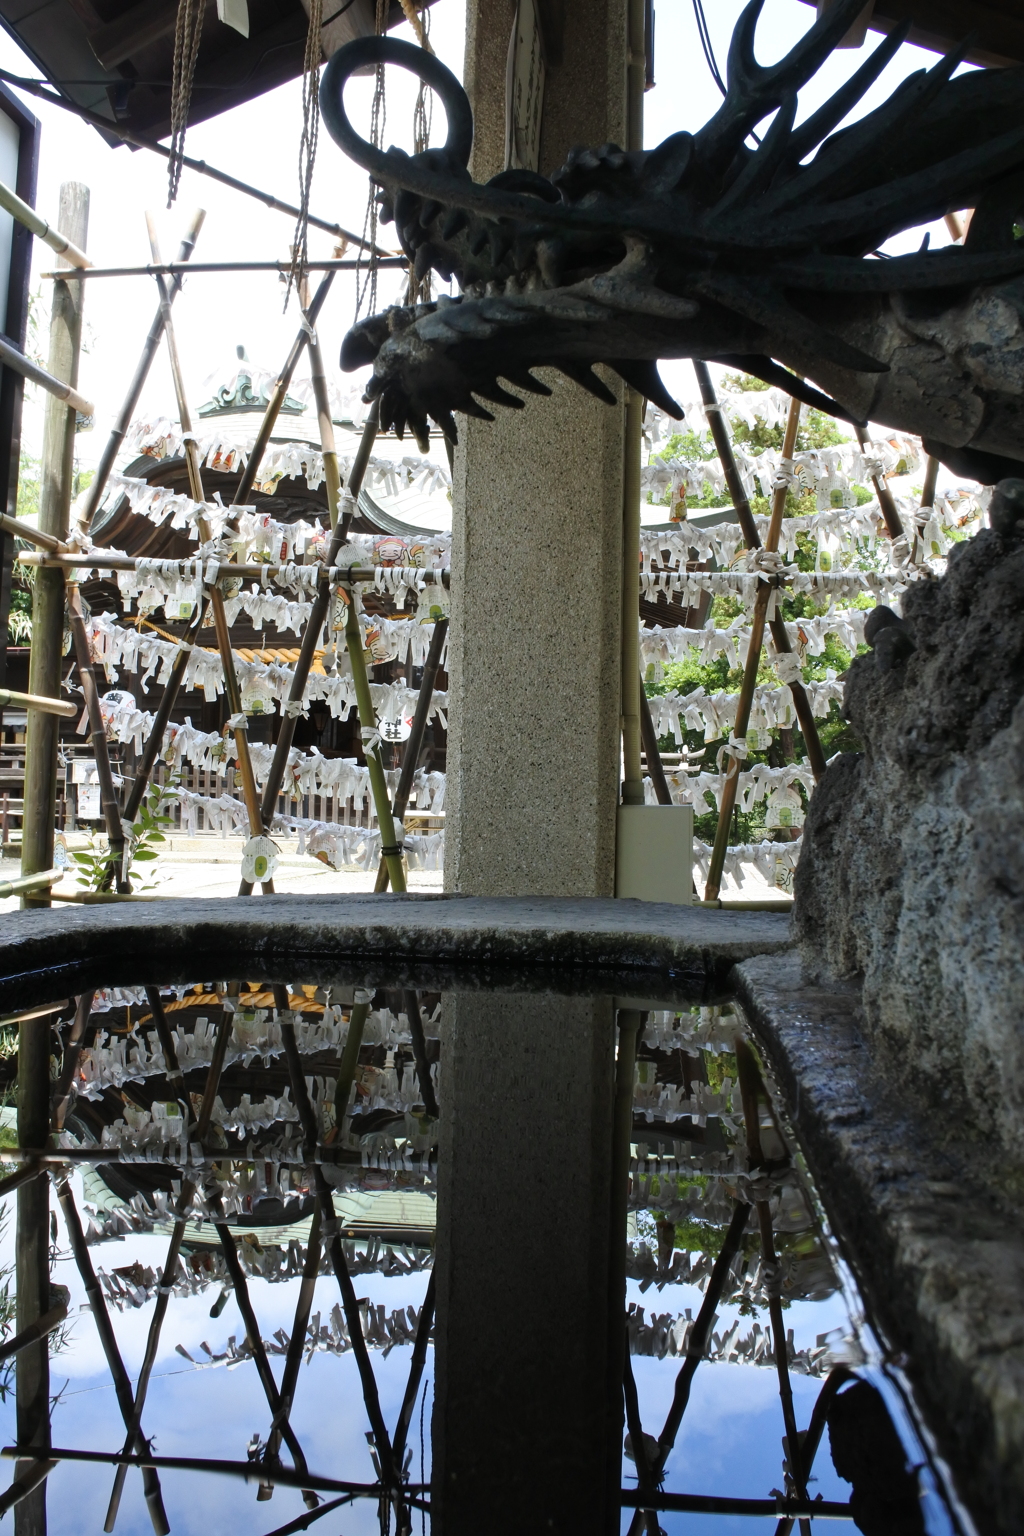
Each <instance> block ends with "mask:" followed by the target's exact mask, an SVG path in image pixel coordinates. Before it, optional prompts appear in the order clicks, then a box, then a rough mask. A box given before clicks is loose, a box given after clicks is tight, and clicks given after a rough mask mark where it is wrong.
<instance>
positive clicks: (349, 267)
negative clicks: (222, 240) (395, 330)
mask: <svg viewBox="0 0 1024 1536" xmlns="http://www.w3.org/2000/svg"><path fill="white" fill-rule="evenodd" d="M376 265H377V270H378V272H379V271H381V270H382V269H383V270H385V271H388V270H394V269H396V268H405V267H407V266H408V265H409V263H408V261H407V260H406V258H405V257H404V256H385V257H383V258H381V259H380V260H378V261H377V264H376ZM365 266H366V262H365V261H351V260H343V259H337V260H334V261H307V262H305V263H304V269H305V271H307V272H355V271H362V270H363V269H364V268H365ZM291 270H292V264H291V262H290V261H193V262H190V263H189V264H188V265H187V266H186V265H185V263H184V262H180V261H150V262H147V263H146V265H145V266H144V267H90V268H89V269H88V271H87V272H85V273H83V276H85V277H157V276H163V277H179V276H181V274H182V273H183V272H201V273H217V272H277V273H279V274H280V275H281V276H282V277H287V276H288V273H289V272H290V271H291ZM57 275H58V274H57V273H55V272H40V274H39V276H40V277H56V276H57Z"/></svg>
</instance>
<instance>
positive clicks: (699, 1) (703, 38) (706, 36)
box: [693, 0, 726, 96]
mask: <svg viewBox="0 0 1024 1536" xmlns="http://www.w3.org/2000/svg"><path fill="white" fill-rule="evenodd" d="M693 14H694V16H695V17H696V19H697V36H698V37H699V38H700V46H701V47H702V48H703V50H704V57H705V59H706V60H707V64H708V69H710V71H711V78H712V80H713V81H714V82H715V84H716V85H717V86H718V89H719V90H720V91H721V93H722V95H723V96H724V95H725V94H726V88H725V81H724V80H723V79H722V74H721V71H720V70H719V68H718V60H717V59H716V58H715V50H714V47H713V46H712V43H711V33H710V32H709V31H708V19H707V17H706V16H705V15H704V0H693Z"/></svg>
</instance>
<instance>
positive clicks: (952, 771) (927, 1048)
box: [795, 480, 1024, 1194]
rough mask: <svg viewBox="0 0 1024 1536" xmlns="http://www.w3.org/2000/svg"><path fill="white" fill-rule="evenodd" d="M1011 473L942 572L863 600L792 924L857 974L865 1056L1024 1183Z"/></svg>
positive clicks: (1021, 556)
mask: <svg viewBox="0 0 1024 1536" xmlns="http://www.w3.org/2000/svg"><path fill="white" fill-rule="evenodd" d="M1022 512H1024V482H1022V481H1019V480H1018V481H1004V482H1002V483H1001V485H1000V486H999V488H998V489H997V491H996V494H995V496H994V498H993V503H992V508H991V511H990V519H991V522H992V524H993V526H992V528H991V529H986V530H984V531H983V532H981V533H979V534H978V535H977V536H976V537H975V538H974V539H972V540H970V541H968V542H965V543H963V544H960V545H957V546H956V547H955V548H954V549H953V550H952V551H951V554H950V559H949V565H948V570H947V573H946V575H945V576H944V577H943V578H942V579H941V580H925V581H921V582H919V583H917V584H916V585H915V586H913V587H912V588H911V590H910V591H909V593H908V594H907V596H906V598H905V599H904V603H903V608H904V613H903V621H902V622H901V621H900V620H899V619H897V618H896V616H895V615H888V616H887V615H886V614H885V613H883V612H881V611H879V612H878V613H877V617H874V616H873V620H872V623H871V627H870V629H869V631H868V638H869V641H870V642H871V644H872V651H871V652H870V654H867V655H864V656H861V657H859V658H858V659H856V660H855V661H854V662H853V664H852V666H851V668H850V673H849V678H848V681H847V685H846V694H845V700H844V706H843V708H844V714H845V715H846V716H847V718H848V719H849V720H850V722H851V724H852V725H853V727H854V729H855V731H856V733H857V735H858V737H859V739H860V741H861V742H862V743H863V751H862V752H860V753H856V754H846V755H844V756H842V757H841V758H839V759H838V760H837V761H836V762H834V763H833V764H832V766H831V767H830V768H829V770H828V773H827V774H826V775H825V778H824V780H823V781H822V783H821V784H820V785H819V787H818V789H817V791H816V793H815V795H814V798H813V800H812V802H811V807H810V811H809V814H808V818H807V823H806V826H805V829H804V847H803V853H802V855H801V859H800V864H799V867H798V869H797V874H796V904H795V929H796V937H797V940H798V942H799V945H800V948H801V953H802V955H803V959H804V963H805V966H806V967H807V968H808V969H809V970H810V972H811V974H812V975H813V976H815V977H816V978H817V979H819V980H826V979H827V978H828V977H829V976H833V977H841V978H846V979H849V978H851V977H856V976H860V977H862V984H863V1010H864V1027H865V1029H866V1031H867V1033H868V1036H869V1038H870V1040H871V1042H872V1044H873V1046H874V1048H875V1053H876V1058H877V1060H878V1061H879V1062H880V1063H882V1064H884V1066H885V1068H886V1070H887V1071H891V1074H892V1075H893V1077H895V1078H896V1079H897V1080H898V1081H899V1082H901V1083H902V1084H903V1085H904V1086H905V1087H906V1089H907V1091H908V1092H911V1093H914V1094H916V1095H918V1096H919V1097H920V1098H921V1099H923V1100H924V1101H925V1102H926V1103H927V1104H928V1105H929V1106H930V1107H933V1108H934V1110H935V1111H937V1118H936V1123H937V1125H939V1126H941V1125H943V1124H945V1125H946V1126H947V1127H948V1132H949V1135H950V1136H960V1135H962V1134H963V1133H964V1132H967V1133H968V1134H969V1135H970V1136H971V1137H972V1138H983V1139H988V1140H990V1143H991V1147H992V1152H993V1154H994V1156H993V1166H994V1167H996V1168H997V1169H998V1170H999V1174H1000V1182H1002V1183H1003V1187H1004V1189H1005V1190H1006V1192H1007V1193H1011V1192H1012V1193H1014V1194H1020V1193H1024V1183H1022V1182H1021V1180H1022V1178H1024V520H1021V516H1022Z"/></svg>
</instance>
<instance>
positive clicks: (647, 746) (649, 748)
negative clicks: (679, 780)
mask: <svg viewBox="0 0 1024 1536" xmlns="http://www.w3.org/2000/svg"><path fill="white" fill-rule="evenodd" d="M640 739H641V741H642V742H643V748H644V754H645V756H646V758H647V772H648V773H649V774H650V777H651V783H652V784H653V785H654V793H655V794H656V795H657V797H658V804H659V805H671V804H672V791H671V790H670V789H669V787H668V779H666V777H665V765H664V763H663V762H662V761H661V749H660V747H659V746H658V738H657V736H656V735H655V731H654V721H653V720H652V719H651V706H650V703H649V702H648V699H647V690H646V689H645V688H644V680H643V678H641V679H640Z"/></svg>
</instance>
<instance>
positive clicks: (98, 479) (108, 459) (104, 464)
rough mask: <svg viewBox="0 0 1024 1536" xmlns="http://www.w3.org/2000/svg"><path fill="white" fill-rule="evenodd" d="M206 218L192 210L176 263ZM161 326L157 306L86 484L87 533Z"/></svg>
mask: <svg viewBox="0 0 1024 1536" xmlns="http://www.w3.org/2000/svg"><path fill="white" fill-rule="evenodd" d="M205 218H206V209H205V208H197V209H196V211H195V213H194V214H193V215H192V223H191V224H190V225H189V227H188V230H187V231H186V233H185V238H184V239H183V240H182V242H181V246H180V247H179V250H178V260H179V262H187V261H188V259H189V257H190V256H191V255H192V252H193V251H194V250H195V245H196V241H197V240H198V239H199V231H200V230H201V229H202V227H203V220H204V219H205ZM180 292H181V282H180V279H178V280H176V282H175V286H174V294H178V293H180ZM163 329H164V317H163V311H162V308H161V307H160V306H159V305H158V306H157V312H156V314H155V315H154V317H153V323H152V325H151V326H150V328H149V334H148V335H147V337H146V340H145V343H144V344H143V348H142V355H141V357H140V358H139V361H138V364H137V366H136V369H135V374H134V376H133V378H132V381H131V383H130V384H129V386H128V393H127V395H126V396H125V398H124V403H123V404H122V406H121V410H120V412H119V413H118V417H117V420H116V421H115V422H114V425H113V427H111V429H110V436H109V437H108V438H107V442H106V446H105V447H104V449H103V452H102V453H101V455H100V461H99V464H98V465H97V466H96V474H95V476H94V477H93V480H92V484H91V485H90V486H89V494H88V496H87V498H86V502H85V507H84V509H83V511H82V514H81V519H80V522H81V526H82V527H83V529H85V531H86V532H88V530H89V528H90V527H91V526H92V520H93V518H94V517H95V516H96V509H97V507H98V506H99V504H100V501H101V499H102V497H103V493H104V491H105V490H106V488H107V481H108V480H109V479H110V471H111V470H112V469H113V467H114V460H115V459H116V458H117V455H118V453H119V452H120V450H121V444H122V443H123V442H124V439H125V435H126V433H127V431H128V428H129V427H130V426H131V421H132V417H133V416H134V415H135V409H136V407H137V405H138V403H139V398H140V396H141V395H142V390H143V387H144V385H145V383H146V379H147V377H148V376H149V370H150V368H151V367H152V366H153V359H154V357H155V356H156V354H157V348H158V347H159V345H160V337H161V336H162V335H163Z"/></svg>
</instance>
